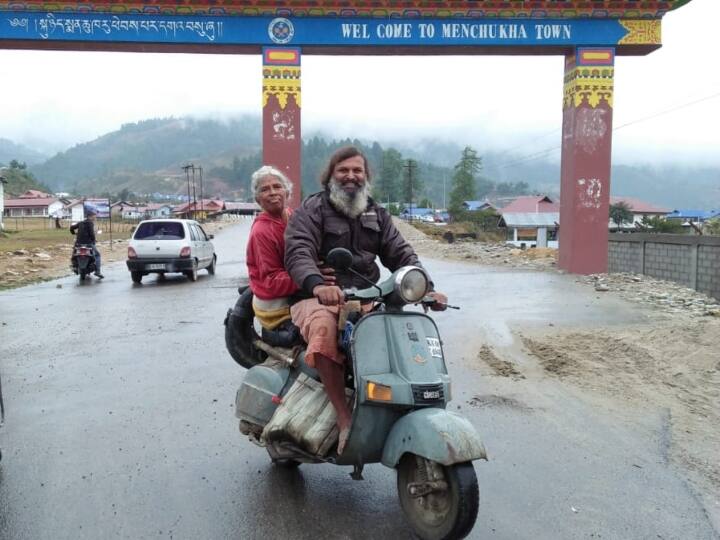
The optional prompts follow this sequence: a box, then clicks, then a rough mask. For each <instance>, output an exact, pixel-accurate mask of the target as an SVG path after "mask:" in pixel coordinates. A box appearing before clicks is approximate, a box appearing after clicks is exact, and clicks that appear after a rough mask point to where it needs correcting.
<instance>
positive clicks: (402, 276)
mask: <svg viewBox="0 0 720 540" xmlns="http://www.w3.org/2000/svg"><path fill="white" fill-rule="evenodd" d="M427 290H428V278H427V276H426V275H425V272H423V271H422V270H420V269H419V268H417V267H415V266H406V267H405V268H401V269H400V271H399V272H398V274H397V276H396V278H395V292H396V293H397V294H398V295H399V296H400V298H402V299H403V301H404V302H406V303H408V304H412V303H414V302H419V301H420V300H422V298H423V296H425V294H426V293H427Z"/></svg>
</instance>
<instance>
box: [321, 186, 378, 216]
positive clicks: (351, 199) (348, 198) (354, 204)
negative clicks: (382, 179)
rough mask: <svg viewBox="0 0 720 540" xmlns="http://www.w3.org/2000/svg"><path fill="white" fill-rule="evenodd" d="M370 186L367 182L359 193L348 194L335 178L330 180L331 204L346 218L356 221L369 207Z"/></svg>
mask: <svg viewBox="0 0 720 540" xmlns="http://www.w3.org/2000/svg"><path fill="white" fill-rule="evenodd" d="M369 196H370V184H368V182H365V183H364V184H363V185H362V187H361V188H360V189H358V190H357V191H354V192H351V193H348V192H346V191H345V190H343V188H342V186H341V185H340V183H339V182H338V181H337V180H335V179H334V178H331V179H330V202H332V203H333V206H335V208H336V209H337V210H339V211H340V212H342V213H343V214H345V215H346V216H348V217H350V218H353V219H355V218H356V217H358V216H359V215H360V214H362V213H363V212H364V211H365V209H366V208H367V205H368V197H369Z"/></svg>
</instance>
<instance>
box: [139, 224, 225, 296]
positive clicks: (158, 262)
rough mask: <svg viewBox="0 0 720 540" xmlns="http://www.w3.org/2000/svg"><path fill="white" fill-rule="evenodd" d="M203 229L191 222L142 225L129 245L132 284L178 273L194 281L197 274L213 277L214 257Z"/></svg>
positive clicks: (212, 248)
mask: <svg viewBox="0 0 720 540" xmlns="http://www.w3.org/2000/svg"><path fill="white" fill-rule="evenodd" d="M212 238H213V235H208V234H205V231H204V230H203V228H202V226H201V225H200V224H199V223H198V222H197V221H193V220H192V219H150V220H147V221H141V222H140V223H139V224H138V226H137V228H136V229H135V232H134V233H133V235H132V238H131V239H130V243H129V244H128V258H127V267H128V270H130V276H131V277H132V280H133V281H134V282H135V283H140V282H141V281H142V278H143V276H146V275H148V274H151V273H152V274H160V275H164V274H166V273H171V272H181V273H183V274H185V275H186V276H187V278H188V279H189V280H191V281H196V280H197V276H198V270H200V269H202V268H205V269H207V271H208V274H211V275H212V274H214V273H215V264H216V263H217V255H215V247H214V246H213V244H212V242H211V241H210V240H211V239H212Z"/></svg>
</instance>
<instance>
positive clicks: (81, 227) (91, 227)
mask: <svg viewBox="0 0 720 540" xmlns="http://www.w3.org/2000/svg"><path fill="white" fill-rule="evenodd" d="M76 231H77V232H76ZM70 232H71V233H72V234H74V235H76V236H75V244H76V245H81V244H95V224H94V223H93V222H92V221H90V220H89V219H85V220H83V221H79V222H78V223H76V224H75V225H70Z"/></svg>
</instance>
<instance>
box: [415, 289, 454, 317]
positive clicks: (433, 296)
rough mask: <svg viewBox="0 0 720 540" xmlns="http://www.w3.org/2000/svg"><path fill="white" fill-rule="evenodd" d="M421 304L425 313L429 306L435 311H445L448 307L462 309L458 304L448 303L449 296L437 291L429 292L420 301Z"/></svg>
mask: <svg viewBox="0 0 720 540" xmlns="http://www.w3.org/2000/svg"><path fill="white" fill-rule="evenodd" d="M419 304H421V305H422V307H423V309H424V310H425V313H427V310H428V308H430V309H432V310H433V311H445V310H446V309H447V308H452V309H460V308H459V307H457V306H451V305H450V304H448V303H447V296H445V295H444V294H443V293H441V292H437V291H433V292H431V293H428V294H427V296H426V297H425V298H423V299H422V300H421V301H420V302H419Z"/></svg>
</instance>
